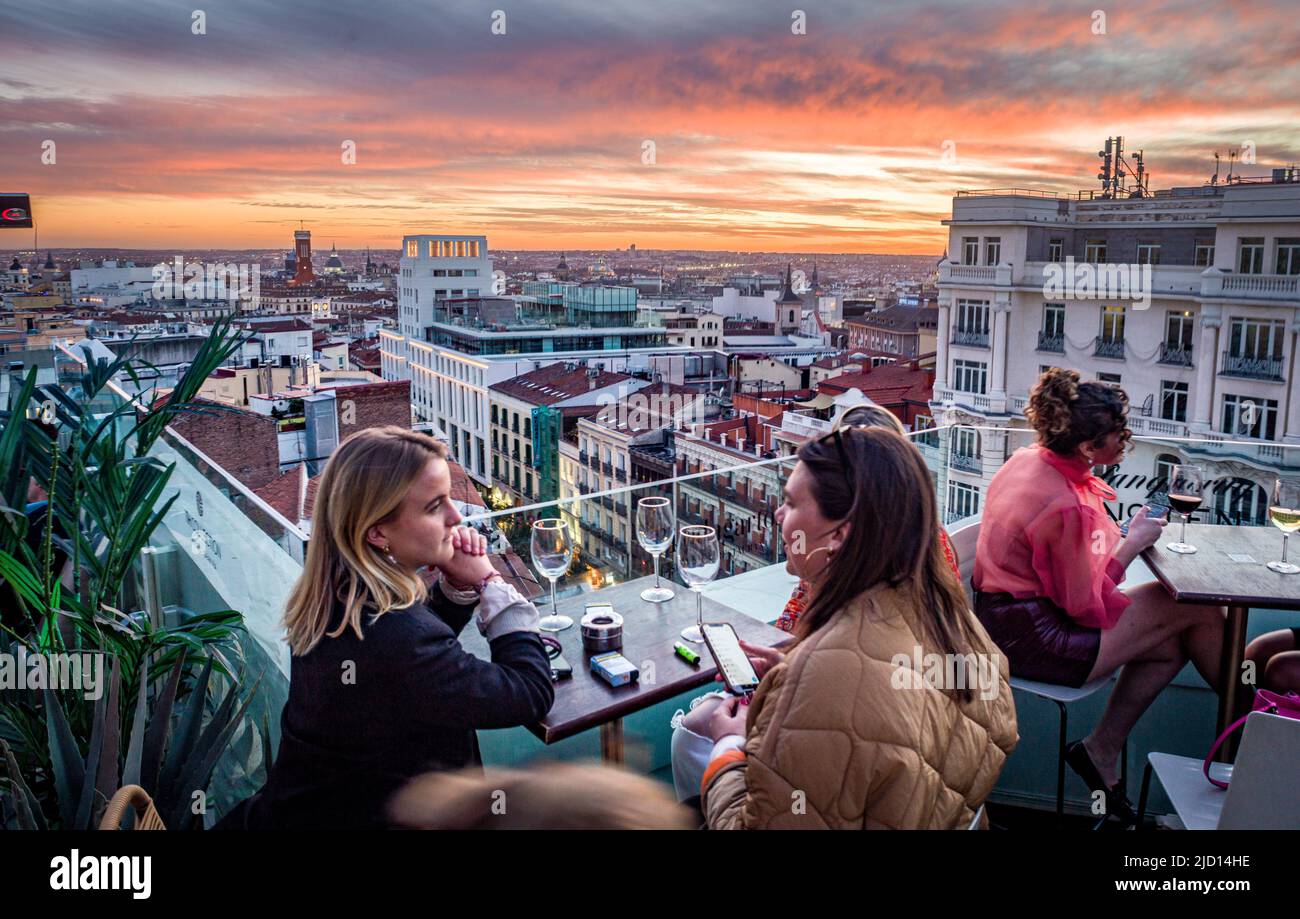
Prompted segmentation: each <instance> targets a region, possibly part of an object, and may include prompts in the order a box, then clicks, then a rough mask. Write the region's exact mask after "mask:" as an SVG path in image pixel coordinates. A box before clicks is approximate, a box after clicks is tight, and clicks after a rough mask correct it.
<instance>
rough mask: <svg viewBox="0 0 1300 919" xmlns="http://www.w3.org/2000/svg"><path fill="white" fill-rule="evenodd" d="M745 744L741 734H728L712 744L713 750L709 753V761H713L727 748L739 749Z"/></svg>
mask: <svg viewBox="0 0 1300 919" xmlns="http://www.w3.org/2000/svg"><path fill="white" fill-rule="evenodd" d="M744 746H745V737H744V735H743V734H728V735H727V736H726V737H723V738H722V739H721V740H719V741H718V742H717V743H715V744H714V745H713V752H712V753H710V754H709V762H713V761H714V760H715V759H717V758H718V757H719V756H721V755H722V754H724V753H726V752H727V751H728V750H740V749H742V748H743V747H744Z"/></svg>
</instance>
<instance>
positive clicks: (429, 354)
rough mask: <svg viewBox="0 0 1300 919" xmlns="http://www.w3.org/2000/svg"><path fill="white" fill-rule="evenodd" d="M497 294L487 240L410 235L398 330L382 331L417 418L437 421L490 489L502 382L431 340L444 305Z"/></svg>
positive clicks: (395, 375)
mask: <svg viewBox="0 0 1300 919" xmlns="http://www.w3.org/2000/svg"><path fill="white" fill-rule="evenodd" d="M491 292H492V259H491V258H490V257H489V256H488V247H487V237H486V236H443V235H433V234H429V235H426V234H417V235H412V236H404V237H403V238H402V257H401V260H400V262H399V270H398V277H397V293H398V297H397V325H398V331H397V332H392V331H389V330H386V329H381V330H380V332H379V355H380V367H381V373H382V376H383V378H384V379H385V380H410V381H411V409H412V414H413V417H414V418H415V419H416V420H417V422H433V423H434V427H435V433H438V434H441V435H442V436H443V438H444V439H445V440H446V442H447V444H448V447H449V448H450V450H451V455H452V457H453V458H454V459H455V460H456V462H458V463H460V464H461V466H463V467H464V468H465V471H466V472H468V473H469V474H470V475H471V476H472V477H474V478H475V479H477V480H478V481H479V482H482V483H483V484H488V483H489V480H488V454H487V436H488V429H487V417H488V399H487V386H488V384H489V383H493V382H496V380H495V379H489V378H488V374H487V370H488V364H487V363H486V362H485V361H481V360H475V359H474V358H471V357H467V356H466V355H463V354H458V353H456V352H455V351H451V350H449V349H446V348H439V347H436V346H434V345H432V344H430V343H427V342H425V341H424V340H423V338H424V329H426V328H428V327H429V326H430V325H432V323H433V317H434V313H433V310H434V306H435V304H436V302H437V301H438V300H449V299H459V298H464V297H481V296H487V295H488V294H490V293H491ZM506 378H507V377H505V376H502V377H499V379H506Z"/></svg>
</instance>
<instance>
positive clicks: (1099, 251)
mask: <svg viewBox="0 0 1300 919" xmlns="http://www.w3.org/2000/svg"><path fill="white" fill-rule="evenodd" d="M1083 260H1084V261H1085V262H1104V261H1106V240H1104V239H1090V240H1088V242H1087V243H1086V244H1085V245H1084V249H1083Z"/></svg>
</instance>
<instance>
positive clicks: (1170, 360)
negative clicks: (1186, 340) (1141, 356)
mask: <svg viewBox="0 0 1300 919" xmlns="http://www.w3.org/2000/svg"><path fill="white" fill-rule="evenodd" d="M1156 360H1157V362H1159V363H1161V364H1173V365H1174V366H1176V367H1190V366H1192V346H1191V345H1178V344H1174V343H1173V342H1168V341H1162V342H1161V343H1160V356H1159V357H1158V358H1156Z"/></svg>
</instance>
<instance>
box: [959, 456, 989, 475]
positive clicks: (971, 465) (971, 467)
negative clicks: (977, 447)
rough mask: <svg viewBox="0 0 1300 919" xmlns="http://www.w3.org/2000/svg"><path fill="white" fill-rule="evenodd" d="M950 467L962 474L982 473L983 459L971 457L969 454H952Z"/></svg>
mask: <svg viewBox="0 0 1300 919" xmlns="http://www.w3.org/2000/svg"><path fill="white" fill-rule="evenodd" d="M951 465H952V468H954V469H960V470H962V471H963V472H976V473H982V472H983V471H984V459H983V457H979V456H972V455H971V454H969V453H954V454H953V455H952V457H951Z"/></svg>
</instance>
